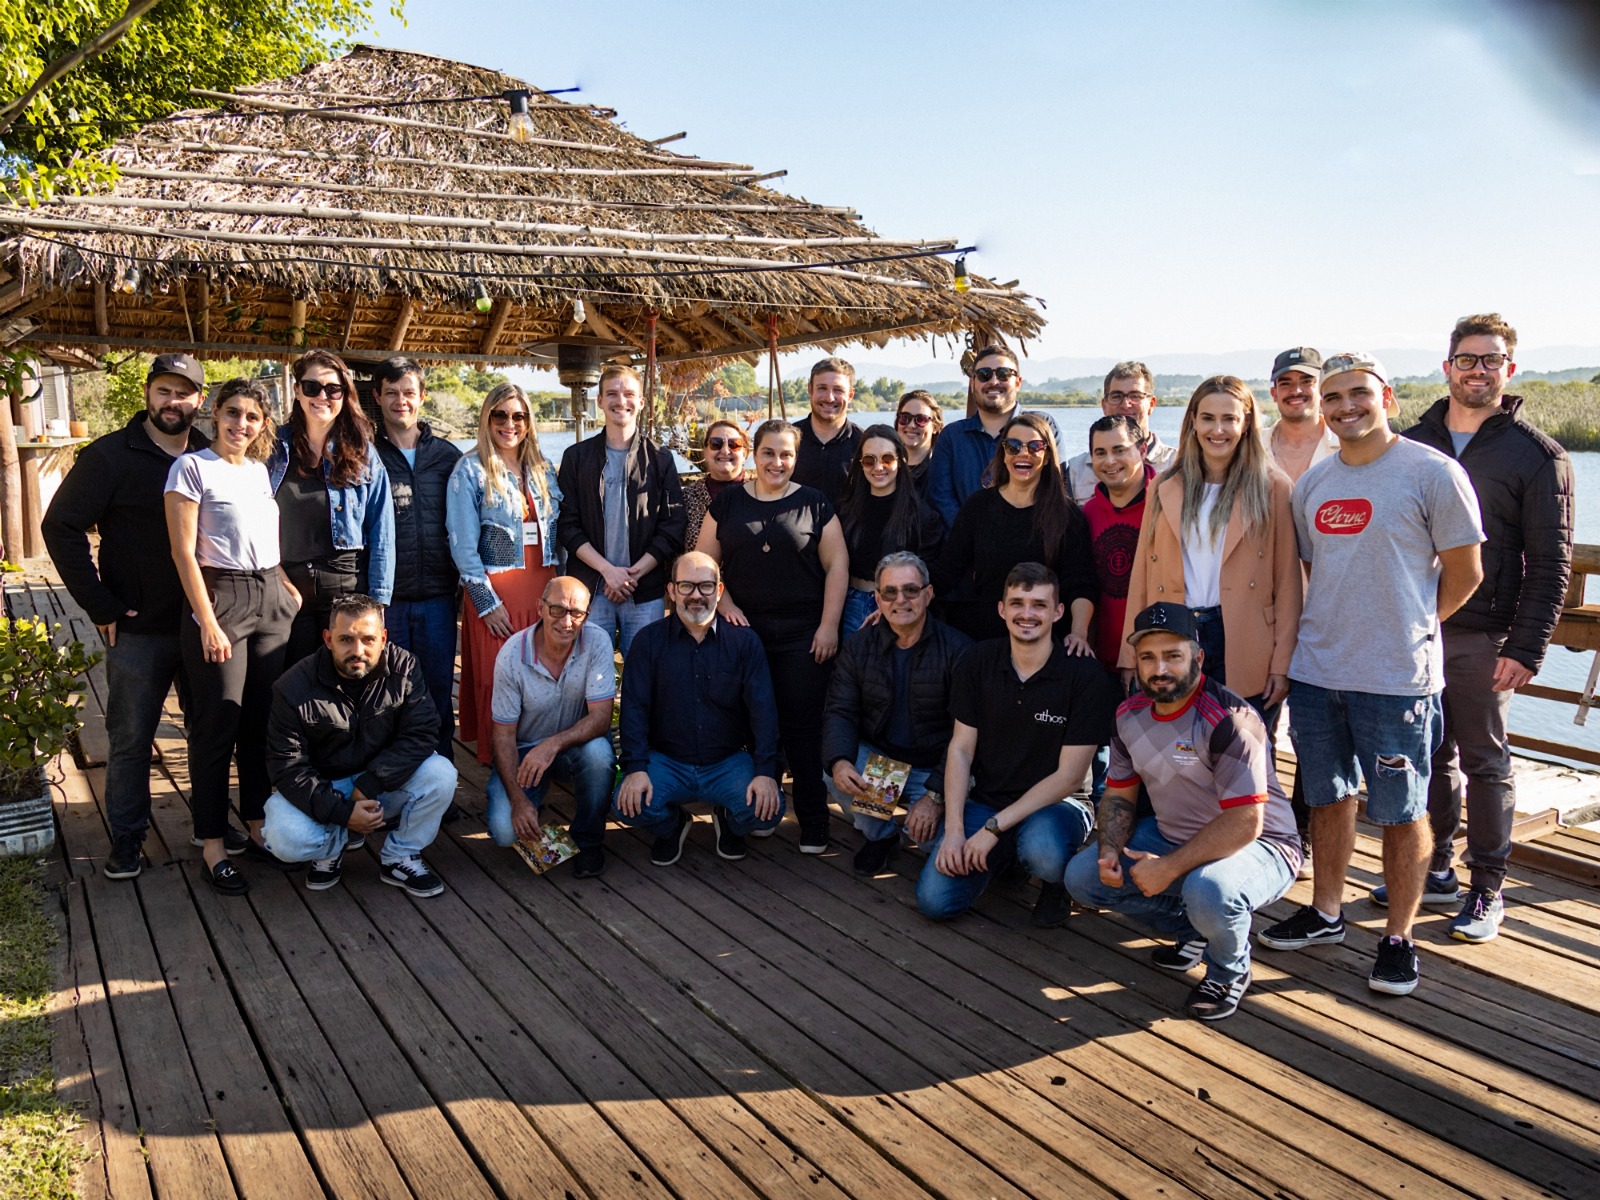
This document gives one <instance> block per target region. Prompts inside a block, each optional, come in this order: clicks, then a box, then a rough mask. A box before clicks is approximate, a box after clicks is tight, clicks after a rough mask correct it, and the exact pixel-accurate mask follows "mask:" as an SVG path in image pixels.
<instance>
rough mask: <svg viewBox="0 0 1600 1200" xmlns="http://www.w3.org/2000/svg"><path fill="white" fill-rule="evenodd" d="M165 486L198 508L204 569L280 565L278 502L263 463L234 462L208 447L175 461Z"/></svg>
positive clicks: (253, 568)
mask: <svg viewBox="0 0 1600 1200" xmlns="http://www.w3.org/2000/svg"><path fill="white" fill-rule="evenodd" d="M166 490H167V491H169V492H177V493H178V495H180V496H187V497H188V498H189V499H190V500H193V501H195V502H196V503H197V504H199V506H200V513H199V536H198V537H197V538H196V539H195V548H194V556H195V558H196V559H197V560H198V561H199V563H200V565H201V566H202V567H219V568H221V569H223V570H229V571H265V570H268V569H270V568H272V567H275V566H277V565H278V503H277V501H276V500H274V499H273V498H272V481H271V480H270V479H269V478H268V477H267V467H266V464H265V463H259V462H255V461H254V460H246V461H245V462H242V463H239V464H237V465H235V464H233V463H230V462H228V461H227V460H225V459H223V458H220V457H218V455H217V453H216V452H215V451H214V450H211V449H210V448H207V449H205V450H201V451H199V452H198V453H195V454H185V455H184V456H183V457H181V458H179V459H178V460H177V461H176V462H175V463H173V464H172V469H171V470H170V471H168V472H167V487H166Z"/></svg>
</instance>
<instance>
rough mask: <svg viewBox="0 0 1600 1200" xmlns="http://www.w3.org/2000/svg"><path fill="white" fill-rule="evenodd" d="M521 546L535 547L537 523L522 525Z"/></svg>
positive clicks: (537, 540)
mask: <svg viewBox="0 0 1600 1200" xmlns="http://www.w3.org/2000/svg"><path fill="white" fill-rule="evenodd" d="M522 544H523V545H524V546H537V545H538V544H539V522H537V521H524V522H523V523H522Z"/></svg>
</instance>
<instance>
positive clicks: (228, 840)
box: [189, 825, 250, 858]
mask: <svg viewBox="0 0 1600 1200" xmlns="http://www.w3.org/2000/svg"><path fill="white" fill-rule="evenodd" d="M189 844H190V845H191V846H199V847H201V848H204V847H205V844H206V840H205V838H202V837H192V838H190V839H189ZM249 845H250V835H249V834H248V833H246V832H245V831H244V830H242V829H235V828H234V827H233V826H232V825H229V826H228V831H227V832H226V833H224V834H223V835H222V848H223V849H224V850H226V851H227V852H228V855H229V857H233V858H237V857H238V856H239V855H241V854H243V853H244V852H245V848H246V847H248V846H249Z"/></svg>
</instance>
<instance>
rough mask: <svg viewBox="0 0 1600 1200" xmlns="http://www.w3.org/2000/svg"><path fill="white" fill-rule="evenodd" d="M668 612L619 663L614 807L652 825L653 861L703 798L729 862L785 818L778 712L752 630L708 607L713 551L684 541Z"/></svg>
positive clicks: (664, 855) (684, 830) (716, 591)
mask: <svg viewBox="0 0 1600 1200" xmlns="http://www.w3.org/2000/svg"><path fill="white" fill-rule="evenodd" d="M669 590H670V591H671V592H672V598H673V601H674V604H675V608H674V611H673V615H672V616H669V617H666V618H664V619H662V620H660V621H656V622H654V623H652V624H650V625H646V626H645V627H644V628H643V629H641V630H640V631H639V633H638V635H637V636H636V637H635V638H634V641H633V652H632V653H631V654H630V655H629V657H628V669H627V670H626V671H624V672H623V673H622V770H623V772H624V775H623V780H622V786H621V787H620V788H618V789H617V800H616V806H617V816H618V817H619V818H620V819H621V820H622V821H623V822H624V823H625V824H628V825H640V826H643V827H644V828H646V829H648V830H649V831H650V832H651V833H652V834H653V835H654V837H655V844H654V845H653V846H652V847H651V849H650V861H651V862H653V863H654V864H655V865H656V866H658V867H670V866H671V865H672V864H673V863H675V862H677V861H678V859H679V857H680V856H681V855H682V854H683V843H684V841H685V840H686V839H687V838H688V836H689V827H690V826H691V825H693V824H694V818H693V817H691V816H690V815H689V814H688V813H687V812H685V811H684V805H687V804H693V803H695V802H697V801H705V802H706V803H708V804H710V805H711V820H712V823H713V824H714V825H715V827H716V831H717V854H718V855H719V856H720V857H722V858H725V859H728V860H729V861H733V862H736V861H738V860H739V859H741V858H743V857H744V856H745V838H746V837H748V836H752V835H754V836H756V837H765V836H767V835H768V834H770V833H771V832H772V831H773V830H774V829H776V828H777V826H778V822H779V821H781V820H782V819H783V792H782V791H780V790H779V788H778V716H777V703H776V701H775V699H774V698H773V693H772V676H771V675H770V674H769V673H768V671H767V658H766V655H765V653H763V651H762V649H761V639H760V638H758V637H757V636H756V635H755V633H754V632H753V631H752V630H750V629H749V628H747V627H744V626H740V625H733V624H730V623H729V622H727V621H720V620H718V619H717V602H718V601H719V600H721V599H722V577H721V573H720V571H719V570H718V567H717V563H716V560H715V559H713V558H712V557H711V556H710V555H707V554H701V553H699V552H697V551H691V552H689V553H688V554H685V555H684V556H683V557H681V558H680V559H678V561H677V562H676V563H675V564H673V569H672V582H671V584H670V585H669Z"/></svg>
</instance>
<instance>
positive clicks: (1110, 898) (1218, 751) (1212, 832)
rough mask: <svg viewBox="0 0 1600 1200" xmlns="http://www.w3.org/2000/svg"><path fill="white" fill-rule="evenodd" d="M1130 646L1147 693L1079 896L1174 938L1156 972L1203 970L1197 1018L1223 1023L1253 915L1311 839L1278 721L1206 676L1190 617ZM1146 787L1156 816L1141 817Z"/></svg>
mask: <svg viewBox="0 0 1600 1200" xmlns="http://www.w3.org/2000/svg"><path fill="white" fill-rule="evenodd" d="M1128 641H1129V642H1130V643H1132V645H1133V647H1134V670H1135V673H1136V675H1137V677H1138V682H1139V691H1138V692H1137V693H1136V694H1135V695H1134V696H1133V697H1132V698H1130V699H1129V700H1128V701H1126V702H1125V703H1124V704H1123V705H1122V707H1121V708H1119V709H1118V710H1117V729H1116V733H1115V734H1114V735H1113V737H1112V739H1111V769H1110V773H1109V775H1108V777H1107V780H1106V792H1105V796H1104V797H1103V798H1102V799H1101V801H1100V813H1099V827H1100V839H1099V843H1098V844H1093V843H1091V844H1089V845H1086V846H1085V847H1084V848H1083V849H1082V850H1081V851H1079V852H1078V854H1077V856H1076V857H1074V858H1073V860H1072V862H1071V863H1069V864H1068V866H1067V877H1066V879H1067V890H1068V891H1070V892H1071V893H1072V897H1073V899H1074V900H1076V901H1077V902H1078V903H1079V904H1081V905H1083V906H1085V907H1087V908H1104V909H1111V910H1112V911H1114V912H1120V913H1122V914H1124V915H1125V916H1129V917H1132V918H1133V919H1134V920H1136V921H1138V922H1140V923H1141V924H1144V925H1147V926H1149V927H1151V928H1153V929H1155V930H1156V931H1157V932H1160V933H1164V934H1168V935H1170V936H1171V937H1172V938H1174V939H1175V940H1174V944H1173V945H1170V946H1161V947H1159V948H1158V949H1157V950H1156V951H1155V952H1154V954H1152V956H1151V958H1152V960H1153V961H1154V962H1155V964H1156V966H1158V967H1162V968H1164V969H1166V970H1169V971H1179V972H1182V971H1188V970H1189V969H1191V968H1192V967H1194V966H1197V965H1199V964H1200V963H1202V962H1203V963H1204V964H1205V968H1206V974H1205V978H1204V979H1203V980H1201V982H1200V983H1199V985H1198V986H1196V987H1195V989H1194V990H1193V991H1191V992H1190V993H1189V997H1188V999H1187V1001H1185V1003H1184V1011H1185V1012H1186V1013H1188V1015H1189V1016H1191V1017H1196V1018H1198V1019H1200V1020H1202V1021H1220V1020H1222V1019H1223V1018H1224V1017H1228V1016H1231V1015H1233V1013H1234V1011H1235V1010H1237V1009H1238V1007H1239V1001H1240V1000H1241V999H1242V998H1243V996H1244V993H1245V990H1246V989H1247V988H1248V987H1249V986H1250V914H1251V913H1253V912H1254V911H1255V910H1256V909H1258V908H1261V907H1263V906H1264V905H1268V904H1271V903H1272V902H1273V901H1275V900H1277V899H1278V898H1279V897H1281V896H1282V895H1283V894H1284V893H1285V892H1287V891H1288V890H1289V888H1290V886H1291V885H1292V884H1293V883H1294V878H1295V872H1296V871H1297V870H1298V869H1299V867H1300V835H1299V833H1298V832H1297V831H1296V829H1295V824H1294V814H1293V813H1292V812H1291V811H1290V808H1289V801H1288V799H1287V798H1286V797H1285V796H1284V794H1283V788H1282V787H1281V786H1280V785H1279V783H1278V776H1277V772H1276V771H1274V770H1273V766H1272V751H1271V748H1270V747H1269V745H1268V743H1267V730H1266V726H1264V725H1263V724H1262V723H1261V718H1260V717H1259V716H1257V715H1256V711H1255V710H1254V709H1253V708H1251V707H1250V705H1249V704H1248V703H1247V702H1246V701H1245V700H1244V699H1242V698H1241V697H1239V696H1237V695H1235V694H1234V693H1233V692H1230V691H1229V690H1228V689H1227V688H1225V687H1223V686H1222V685H1221V684H1219V683H1215V682H1213V681H1212V680H1210V679H1208V678H1206V676H1205V675H1204V673H1203V672H1202V669H1201V668H1202V666H1203V664H1204V659H1205V654H1204V652H1203V651H1201V649H1200V644H1199V635H1198V631H1197V630H1196V628H1195V623H1194V617H1193V615H1192V614H1191V613H1190V611H1189V610H1188V609H1187V608H1185V607H1184V606H1183V605H1181V604H1169V603H1164V602H1163V603H1160V604H1152V605H1151V606H1150V607H1149V608H1147V609H1145V610H1144V611H1143V612H1141V613H1140V614H1139V615H1138V616H1137V617H1135V618H1134V622H1133V632H1132V633H1131V634H1130V635H1129V636H1128ZM1141 783H1142V784H1143V785H1144V787H1145V789H1146V790H1147V791H1148V792H1149V796H1150V805H1151V808H1152V809H1153V810H1154V815H1152V816H1148V817H1145V818H1143V819H1138V818H1137V807H1138V801H1139V785H1140V784H1141Z"/></svg>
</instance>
